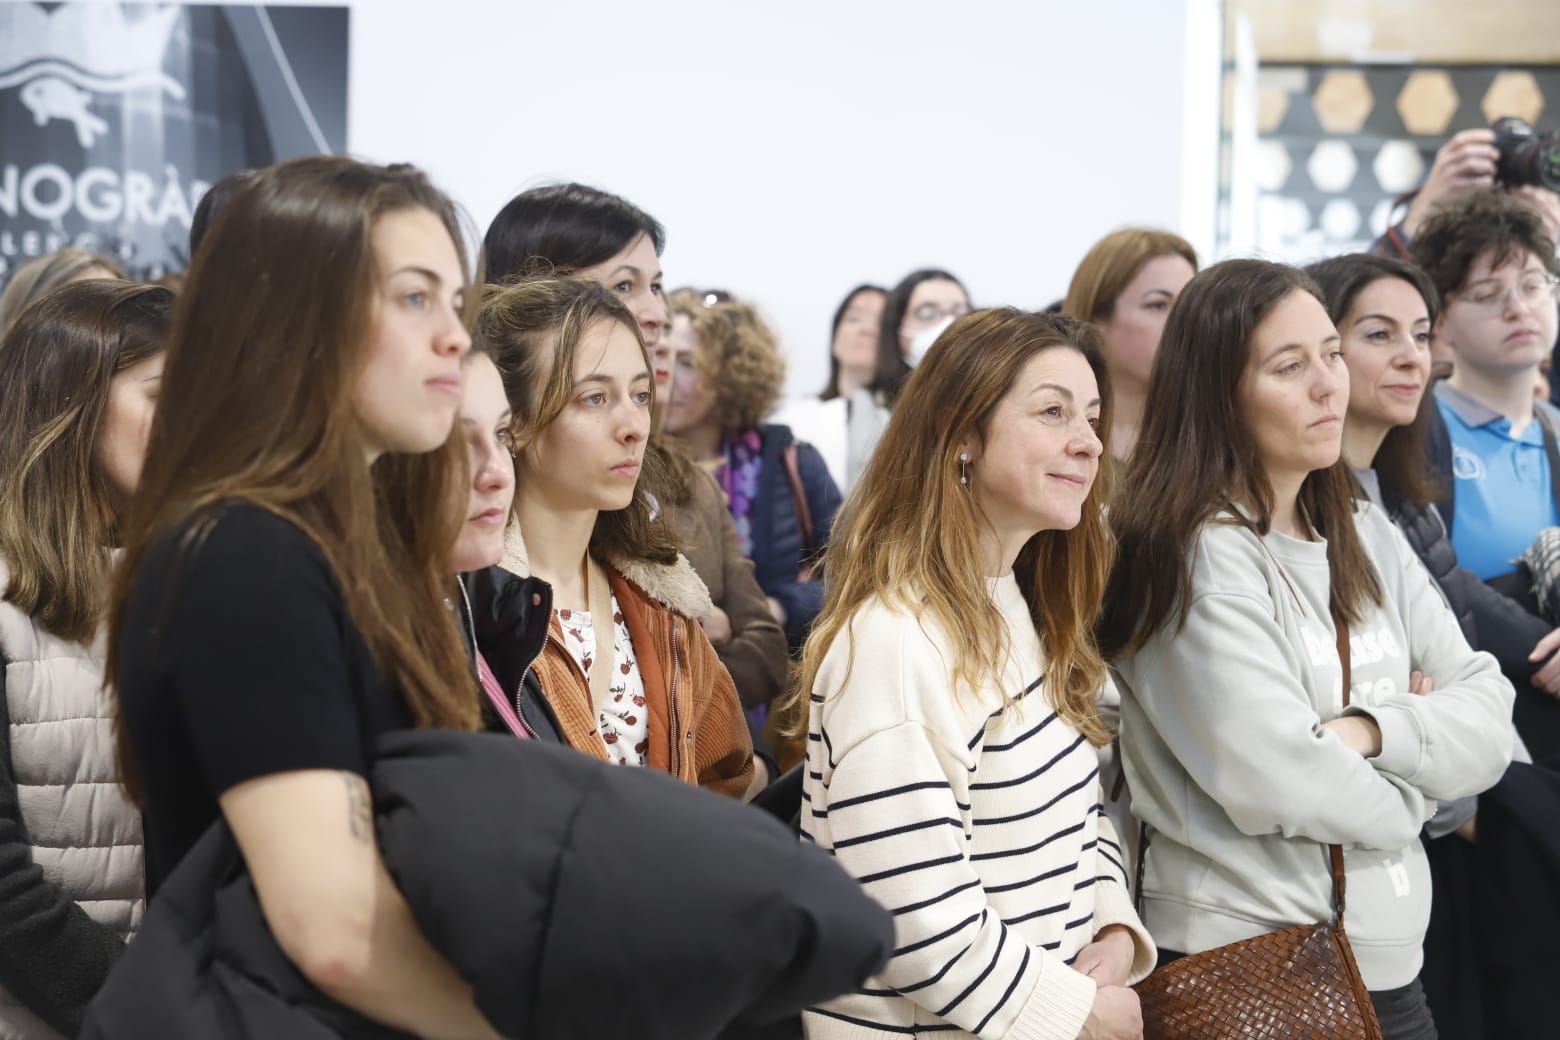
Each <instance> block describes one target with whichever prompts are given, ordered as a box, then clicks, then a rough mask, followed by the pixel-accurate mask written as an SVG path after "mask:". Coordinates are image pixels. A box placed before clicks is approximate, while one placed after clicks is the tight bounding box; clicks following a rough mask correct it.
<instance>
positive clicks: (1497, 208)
mask: <svg viewBox="0 0 1560 1040" xmlns="http://www.w3.org/2000/svg"><path fill="white" fill-rule="evenodd" d="M1410 249H1411V251H1412V252H1413V254H1414V262H1415V263H1417V264H1418V265H1419V266H1420V267H1422V268H1424V271H1425V273H1426V274H1428V275H1429V276H1430V281H1431V282H1432V283H1434V285H1435V288H1436V291H1437V292H1439V293H1440V294H1441V299H1442V300H1443V301H1444V300H1445V299H1446V298H1447V297H1449V296H1451V295H1452V294H1453V293H1455V292H1457V291H1458V290H1459V289H1461V288H1462V287H1463V283H1465V282H1466V281H1467V280H1468V272H1469V271H1470V270H1471V269H1472V268H1473V265H1474V263H1475V262H1476V261H1477V260H1478V259H1479V257H1480V256H1482V255H1483V254H1484V253H1485V252H1486V251H1487V250H1488V251H1492V252H1491V255H1490V267H1491V269H1492V270H1493V269H1494V268H1497V267H1499V266H1501V265H1502V264H1504V263H1505V262H1506V261H1507V260H1509V259H1511V258H1512V257H1513V256H1516V255H1517V254H1518V253H1522V252H1527V253H1531V254H1532V255H1533V256H1535V257H1537V258H1538V262H1539V263H1541V264H1543V265H1544V268H1545V269H1546V270H1548V271H1550V272H1551V273H1553V272H1554V271H1555V270H1556V261H1555V241H1554V239H1553V238H1551V237H1550V235H1549V232H1548V231H1547V230H1546V229H1545V227H1544V221H1543V218H1542V217H1540V216H1539V215H1538V214H1537V213H1535V212H1534V211H1533V209H1532V207H1530V206H1528V205H1527V204H1526V203H1524V202H1522V201H1521V200H1520V199H1518V198H1516V197H1515V196H1513V195H1512V194H1511V193H1509V192H1506V191H1503V190H1501V189H1500V188H1473V189H1470V190H1468V191H1463V192H1458V193H1457V194H1455V195H1453V196H1451V197H1450V198H1448V199H1447V200H1446V201H1444V202H1442V203H1441V204H1440V205H1438V206H1436V207H1435V208H1434V209H1433V210H1431V211H1430V215H1429V216H1428V217H1427V218H1425V222H1424V224H1422V225H1421V226H1420V228H1419V233H1418V234H1416V235H1415V236H1414V240H1413V242H1412V243H1411V244H1410Z"/></svg>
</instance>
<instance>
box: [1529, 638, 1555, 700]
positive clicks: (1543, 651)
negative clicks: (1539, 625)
mask: <svg viewBox="0 0 1560 1040" xmlns="http://www.w3.org/2000/svg"><path fill="white" fill-rule="evenodd" d="M1556 650H1560V628H1557V629H1555V630H1554V631H1553V632H1551V633H1549V634H1548V635H1547V636H1545V637H1544V638H1543V639H1540V640H1539V641H1538V645H1537V646H1535V647H1533V652H1532V653H1531V654H1528V660H1529V661H1542V660H1543V659H1544V658H1546V657H1547V658H1549V662H1548V663H1547V664H1545V665H1544V666H1543V667H1542V668H1540V669H1539V670H1538V671H1537V672H1536V673H1534V675H1533V685H1534V686H1537V687H1538V688H1539V689H1540V690H1543V691H1544V692H1545V693H1547V694H1549V695H1550V696H1551V697H1560V654H1557V653H1555V651H1556Z"/></svg>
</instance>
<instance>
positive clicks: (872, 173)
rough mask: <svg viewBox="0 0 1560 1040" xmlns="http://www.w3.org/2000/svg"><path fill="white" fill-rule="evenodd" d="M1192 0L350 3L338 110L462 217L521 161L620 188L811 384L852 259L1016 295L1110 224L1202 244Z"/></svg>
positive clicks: (687, 269)
mask: <svg viewBox="0 0 1560 1040" xmlns="http://www.w3.org/2000/svg"><path fill="white" fill-rule="evenodd" d="M1217 8H1218V3H1217V0H1091V2H1089V3H1079V2H1076V0H1070V2H1069V0H1036V2H1025V0H1009V2H999V0H968V2H965V3H959V4H955V3H952V2H940V3H939V2H927V0H901V2H893V3H889V2H840V0H835V2H832V3H825V2H822V0H793V2H791V3H788V4H785V5H764V6H763V7H760V6H758V5H755V4H739V3H734V2H730V0H726V2H701V0H665V2H662V3H642V2H632V3H629V2H623V0H609V2H595V3H540V2H536V0H514V2H508V0H440V2H438V3H429V2H428V0H357V2H356V3H355V4H354V10H353V16H352V18H353V22H352V45H353V49H352V73H351V118H350V131H349V135H350V140H351V146H352V149H353V150H354V151H355V152H357V153H359V154H362V155H364V156H368V157H373V158H376V159H381V160H409V161H412V162H416V163H418V164H420V165H422V166H424V167H426V168H427V169H428V170H429V171H430V172H431V173H432V174H433V176H434V177H435V178H436V179H437V180H438V182H439V183H440V184H441V185H442V186H443V187H445V188H446V190H448V191H449V192H451V193H452V194H453V195H454V196H455V197H456V198H457V199H458V200H460V201H461V202H462V203H463V204H464V205H465V206H466V207H467V208H468V209H469V210H470V212H471V214H472V216H473V217H474V218H475V219H476V221H477V223H478V225H479V228H481V229H485V228H486V226H487V222H488V221H489V220H490V219H491V218H492V216H493V215H494V214H495V213H496V212H497V210H498V209H499V207H500V206H502V205H503V203H504V202H505V201H507V200H508V199H509V198H510V197H511V196H512V195H513V194H515V193H516V192H518V191H520V190H522V189H524V188H526V187H528V186H531V185H534V184H537V183H541V182H544V181H547V180H552V179H574V180H581V181H585V182H587V183H591V184H595V185H597V186H599V187H602V188H606V189H608V190H610V191H614V192H617V193H619V194H621V195H624V196H626V197H627V198H629V199H631V200H632V201H634V202H635V203H637V204H639V205H640V206H642V207H644V208H645V209H646V210H648V211H649V212H650V213H652V214H654V215H655V216H656V217H657V218H658V219H659V220H661V221H662V222H663V223H664V224H665V225H666V226H667V229H668V246H667V249H666V253H665V256H664V258H663V259H664V262H665V268H666V272H667V277H668V285H669V286H672V287H675V286H678V285H684V284H699V285H717V286H721V287H725V288H729V289H731V290H732V291H734V292H736V293H738V294H740V295H742V296H745V297H747V298H750V299H752V300H754V301H755V302H757V303H758V304H759V305H761V306H762V307H763V308H764V310H765V311H766V313H767V314H768V315H769V317H770V318H771V320H772V321H773V322H774V323H775V324H776V326H777V327H778V330H779V332H780V334H781V337H782V342H783V343H784V344H785V345H786V348H787V351H788V354H789V357H790V359H791V387H792V389H793V390H799V391H800V390H810V389H813V388H815V387H817V386H819V385H821V383H822V381H823V378H824V374H825V372H826V352H827V333H828V322H829V317H830V315H831V313H832V311H833V308H834V306H835V305H836V304H837V302H838V300H839V298H840V296H841V295H842V294H843V293H844V291H845V290H846V289H847V288H849V287H850V286H851V285H853V284H855V283H857V282H860V281H863V280H873V281H877V282H879V283H882V284H886V285H892V283H893V282H894V281H896V280H897V279H898V278H899V277H900V276H901V275H903V274H904V273H906V272H907V271H909V270H911V269H912V268H914V267H918V266H922V265H937V266H942V267H946V268H948V269H950V270H952V271H953V272H955V273H956V274H958V275H959V276H960V277H961V278H963V279H964V280H965V282H966V284H967V285H968V286H969V288H970V290H971V292H972V294H973V295H974V297H975V300H976V302H977V304H990V303H999V302H1000V303H1013V304H1019V305H1026V306H1030V307H1038V306H1042V305H1044V304H1046V303H1048V302H1050V301H1051V300H1053V299H1056V298H1058V297H1060V296H1061V295H1062V293H1063V292H1064V291H1065V289H1066V285H1067V281H1068V279H1069V277H1070V276H1071V272H1072V268H1073V266H1074V265H1075V264H1076V263H1077V261H1078V259H1079V258H1080V257H1081V256H1082V254H1083V252H1084V251H1085V250H1086V249H1087V248H1088V246H1089V244H1090V243H1091V242H1092V241H1093V240H1094V239H1095V238H1097V237H1098V236H1100V235H1101V234H1103V233H1104V232H1106V231H1108V230H1110V229H1111V228H1113V227H1116V226H1119V225H1121V224H1124V223H1136V222H1144V223H1151V224H1158V225H1163V226H1166V227H1170V228H1174V229H1181V230H1183V231H1185V232H1187V233H1189V234H1190V236H1191V237H1192V238H1193V239H1194V241H1198V242H1199V243H1201V242H1203V241H1211V238H1212V227H1211V219H1212V218H1211V213H1212V197H1213V192H1214V186H1213V184H1212V181H1211V180H1204V178H1211V176H1212V170H1213V169H1214V156H1213V154H1212V153H1213V149H1214V143H1213V141H1212V140H1210V139H1208V126H1210V125H1213V124H1216V121H1217V110H1216V108H1214V107H1213V106H1215V105H1216V104H1217V93H1216V84H1217V64H1216V63H1217V53H1218V52H1217V46H1216V44H1217V41H1216V39H1214V40H1212V41H1210V40H1209V37H1208V34H1209V33H1210V32H1216V30H1217V22H1218V19H1217V17H1216V16H1215V17H1209V15H1208V12H1209V11H1213V12H1215V14H1216V12H1217ZM1189 53H1191V54H1193V55H1195V56H1196V57H1197V58H1199V59H1201V60H1198V61H1197V69H1196V70H1195V71H1196V72H1197V73H1198V74H1199V75H1193V76H1190V77H1189V76H1188V75H1187V68H1186V66H1187V63H1188V57H1187V56H1188V54H1189ZM1210 55H1211V56H1210ZM1209 61H1211V62H1213V63H1214V67H1213V68H1202V65H1203V64H1205V63H1206V62H1209ZM1188 83H1191V84H1192V87H1191V89H1190V90H1189V89H1188V86H1187V84H1188ZM1210 83H1211V84H1213V85H1214V86H1212V87H1210V86H1208V84H1210ZM1189 114H1190V116H1191V118H1190V119H1189ZM1199 117H1201V118H1203V119H1204V121H1205V124H1206V125H1199V124H1198V123H1197V119H1198V118H1199ZM1208 121H1211V122H1208ZM1214 132H1216V130H1215V131H1214ZM1186 133H1190V134H1191V136H1192V139H1193V143H1194V144H1195V145H1196V146H1197V149H1198V154H1195V155H1193V154H1188V152H1187V149H1186V144H1187V142H1186V141H1183V135H1184V134H1186ZM1202 150H1206V152H1207V154H1206V156H1205V157H1204V156H1203V155H1201V151H1202ZM1184 165H1186V166H1190V167H1191V168H1192V170H1193V171H1194V172H1193V175H1192V178H1188V177H1187V176H1186V175H1185V173H1184V171H1183V166H1184ZM1193 181H1198V182H1202V184H1201V185H1199V184H1197V183H1193ZM1203 211H1206V212H1203ZM1183 214H1188V215H1189V216H1190V217H1191V219H1192V220H1193V221H1194V222H1195V223H1197V224H1198V226H1196V227H1186V226H1185V222H1184V221H1183ZM1204 222H1206V223H1207V225H1208V226H1207V227H1206V228H1204V227H1203V226H1202V224H1203V223H1204Z"/></svg>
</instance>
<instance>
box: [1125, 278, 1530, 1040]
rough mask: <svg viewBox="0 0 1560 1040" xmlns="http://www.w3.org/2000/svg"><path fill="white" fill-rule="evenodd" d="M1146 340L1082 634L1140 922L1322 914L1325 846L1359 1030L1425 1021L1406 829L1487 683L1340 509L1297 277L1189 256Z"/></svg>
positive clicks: (1486, 766) (1437, 612) (1492, 668)
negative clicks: (1098, 655) (1119, 783)
mask: <svg viewBox="0 0 1560 1040" xmlns="http://www.w3.org/2000/svg"><path fill="white" fill-rule="evenodd" d="M1159 351H1160V360H1159V361H1157V362H1156V363H1155V365H1154V369H1153V376H1152V378H1151V379H1150V381H1149V388H1148V397H1147V401H1146V406H1145V413H1144V414H1145V424H1144V427H1143V431H1142V436H1141V437H1140V438H1139V441H1138V449H1137V451H1135V452H1134V453H1133V455H1132V459H1131V462H1130V465H1129V467H1128V469H1127V472H1126V474H1125V476H1124V478H1123V480H1122V488H1121V492H1120V494H1119V495H1118V497H1117V498H1116V500H1115V501H1114V502H1113V503H1112V505H1111V527H1112V529H1113V530H1114V531H1115V534H1116V537H1117V541H1118V556H1117V561H1116V565H1115V568H1114V570H1113V571H1112V573H1111V580H1110V586H1109V592H1108V594H1107V596H1106V600H1105V612H1104V617H1103V621H1102V625H1101V639H1100V642H1101V646H1102V649H1103V650H1104V651H1105V652H1106V654H1107V656H1109V657H1110V658H1111V660H1112V664H1113V666H1114V667H1115V669H1116V671H1117V675H1118V678H1119V680H1120V682H1119V686H1120V690H1121V704H1122V710H1121V715H1122V721H1121V753H1122V759H1123V762H1124V764H1125V766H1126V773H1127V777H1128V779H1129V780H1130V781H1131V783H1132V791H1133V810H1134V812H1136V814H1137V815H1138V816H1139V817H1140V818H1141V819H1142V820H1143V821H1144V823H1145V824H1146V826H1147V828H1148V829H1149V830H1150V831H1151V833H1152V835H1153V839H1152V842H1151V843H1150V844H1149V845H1148V847H1147V849H1146V852H1145V855H1146V859H1147V868H1146V876H1145V880H1144V885H1143V892H1142V893H1141V898H1142V899H1143V905H1144V920H1145V923H1146V924H1147V925H1148V926H1149V929H1150V930H1151V931H1152V932H1153V933H1154V938H1155V940H1156V941H1157V942H1158V943H1159V945H1160V947H1161V950H1162V956H1163V957H1164V958H1166V959H1173V958H1174V957H1176V956H1179V955H1181V954H1188V953H1199V952H1202V951H1205V950H1209V949H1212V948H1214V947H1218V946H1223V945H1227V944H1229V943H1234V942H1238V941H1240V940H1244V939H1249V938H1251V937H1253V936H1256V935H1259V934H1261V933H1263V932H1268V931H1274V930H1277V929H1280V928H1285V927H1289V926H1293V925H1305V924H1316V923H1319V922H1322V921H1325V920H1328V919H1330V918H1331V917H1332V911H1333V903H1332V895H1333V884H1332V876H1331V872H1330V870H1329V869H1328V850H1327V846H1329V845H1341V846H1342V847H1343V858H1344V864H1345V866H1344V870H1345V874H1346V876H1347V878H1348V892H1349V896H1350V899H1349V902H1348V919H1347V926H1348V935H1349V941H1350V943H1351V944H1352V946H1353V950H1354V954H1355V957H1356V959H1357V961H1358V965H1359V971H1360V975H1361V976H1362V977H1363V979H1364V982H1365V985H1366V987H1367V988H1368V989H1369V990H1370V991H1371V995H1372V998H1373V1003H1374V1005H1375V1009H1376V1014H1377V1016H1378V1017H1379V1019H1380V1021H1381V1025H1382V1029H1383V1033H1384V1035H1385V1036H1386V1037H1387V1038H1388V1040H1423V1038H1431V1037H1434V1036H1435V1027H1434V1024H1433V1023H1432V1022H1431V1021H1430V1016H1429V1011H1428V1009H1427V1008H1426V1006H1425V998H1424V993H1423V990H1422V989H1421V987H1420V985H1419V981H1418V972H1419V967H1420V961H1421V951H1420V946H1421V943H1422V941H1423V939H1424V935H1425V925H1426V921H1427V918H1428V916H1429V908H1430V878H1429V874H1428V872H1427V869H1426V866H1425V854H1424V849H1423V848H1422V847H1421V846H1420V843H1419V830H1420V827H1421V826H1422V825H1423V824H1424V822H1425V821H1426V820H1427V819H1429V817H1430V814H1431V811H1432V809H1433V804H1434V801H1435V800H1436V799H1442V798H1455V797H1459V796H1462V795H1466V794H1471V793H1473V792H1476V791H1480V790H1483V789H1484V788H1486V787H1488V786H1490V785H1491V784H1492V783H1494V782H1495V780H1496V779H1498V778H1499V776H1500V774H1501V772H1502V771H1503V770H1504V769H1505V767H1506V763H1507V761H1508V760H1509V759H1510V757H1511V722H1510V718H1511V701H1512V692H1511V686H1510V684H1509V683H1507V682H1506V680H1505V679H1504V678H1503V677H1502V676H1501V675H1500V671H1499V669H1498V668H1497V667H1496V665H1495V662H1494V661H1493V660H1492V659H1491V658H1490V657H1489V656H1488V655H1486V654H1479V653H1475V652H1474V651H1473V650H1471V649H1470V648H1469V647H1468V644H1467V642H1466V641H1465V640H1464V639H1463V636H1462V633H1461V631H1460V630H1459V629H1458V626H1457V620H1456V618H1455V617H1453V616H1452V613H1451V611H1450V610H1448V609H1447V607H1446V603H1445V601H1444V600H1443V599H1442V598H1441V596H1440V595H1439V593H1438V592H1437V591H1436V590H1435V589H1434V587H1433V586H1432V584H1431V580H1430V577H1429V575H1428V574H1427V573H1426V572H1425V569H1424V567H1423V566H1422V565H1421V564H1420V562H1419V560H1418V559H1417V558H1415V557H1414V555H1413V553H1412V552H1411V551H1410V550H1409V548H1408V546H1407V545H1406V544H1405V543H1404V542H1403V539H1402V536H1401V535H1400V534H1398V532H1397V530H1396V529H1395V528H1394V527H1393V525H1392V522H1391V521H1390V520H1388V519H1387V518H1386V516H1385V515H1384V514H1383V513H1382V512H1381V511H1380V510H1379V509H1376V508H1375V507H1374V506H1369V505H1366V506H1363V507H1361V508H1359V509H1356V507H1355V503H1354V497H1353V491H1354V483H1353V478H1352V477H1351V476H1350V474H1349V471H1348V467H1347V464H1346V463H1345V462H1344V461H1343V460H1342V459H1341V446H1342V433H1343V417H1344V414H1345V410H1346V409H1347V407H1348V400H1349V370H1348V368H1347V367H1346V366H1345V363H1344V360H1343V353H1342V349H1341V345H1340V341H1339V337H1338V332H1337V330H1336V329H1335V328H1334V327H1333V324H1332V322H1331V321H1330V320H1329V319H1328V315H1327V311H1326V309H1325V308H1324V307H1323V305H1322V302H1321V300H1320V299H1319V292H1318V290H1317V288H1316V286H1315V285H1314V284H1313V283H1312V282H1311V280H1310V279H1309V278H1307V277H1306V275H1305V274H1304V273H1302V272H1300V271H1298V270H1296V269H1294V268H1292V267H1286V266H1284V265H1281V264H1274V263H1269V262H1266V261H1261V260H1230V261H1226V262H1224V263H1221V264H1217V265H1215V266H1213V267H1211V268H1209V269H1208V270H1206V271H1204V272H1202V273H1201V274H1199V275H1197V277H1195V278H1193V279H1192V280H1191V282H1189V283H1188V284H1187V286H1186V290H1185V291H1184V292H1183V293H1182V294H1181V298H1180V300H1179V301H1178V302H1177V303H1176V305H1175V308H1174V310H1172V311H1171V314H1170V320H1169V322H1168V323H1167V324H1166V326H1165V333H1164V338H1163V341H1162V342H1161V344H1160V347H1159ZM1340 627H1341V628H1342V630H1341V631H1340ZM1344 650H1347V657H1348V661H1347V662H1345V661H1343V660H1342V659H1341V658H1340V653H1341V652H1342V651H1344ZM1346 676H1347V677H1348V678H1347V682H1348V687H1347V688H1345V681H1346V679H1345V677H1346ZM1426 676H1429V677H1432V678H1433V679H1434V686H1435V690H1434V692H1433V693H1431V694H1430V695H1428V696H1422V695H1421V694H1422V693H1423V692H1424V691H1425V688H1426V682H1425V677H1426Z"/></svg>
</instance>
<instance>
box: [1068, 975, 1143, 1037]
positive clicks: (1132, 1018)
mask: <svg viewBox="0 0 1560 1040" xmlns="http://www.w3.org/2000/svg"><path fill="white" fill-rule="evenodd" d="M1078 1040H1143V1007H1142V1005H1141V1004H1139V1003H1138V995H1137V994H1136V993H1134V992H1132V991H1131V990H1130V989H1127V988H1126V987H1125V986H1101V987H1100V988H1099V989H1098V990H1096V991H1095V993H1094V1006H1093V1007H1092V1008H1090V1009H1089V1017H1088V1018H1087V1019H1086V1020H1085V1021H1084V1023H1083V1031H1082V1032H1080V1033H1079V1034H1078Z"/></svg>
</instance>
